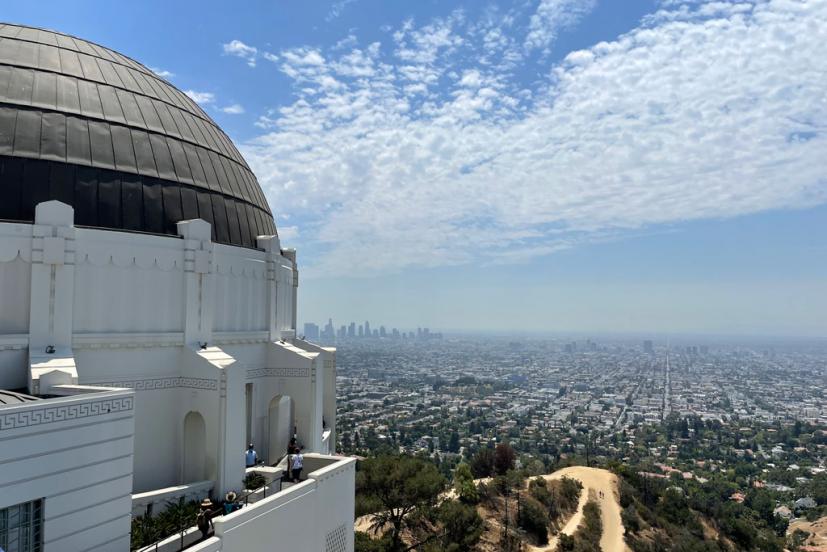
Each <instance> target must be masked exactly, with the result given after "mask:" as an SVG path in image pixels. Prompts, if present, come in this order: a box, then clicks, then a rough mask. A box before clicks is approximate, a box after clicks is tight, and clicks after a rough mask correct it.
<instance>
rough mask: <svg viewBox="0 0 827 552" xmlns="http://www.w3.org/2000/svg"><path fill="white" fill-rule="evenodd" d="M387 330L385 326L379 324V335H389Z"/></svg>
mask: <svg viewBox="0 0 827 552" xmlns="http://www.w3.org/2000/svg"><path fill="white" fill-rule="evenodd" d="M387 335H388V334H387V332H386V331H385V326H379V337H387Z"/></svg>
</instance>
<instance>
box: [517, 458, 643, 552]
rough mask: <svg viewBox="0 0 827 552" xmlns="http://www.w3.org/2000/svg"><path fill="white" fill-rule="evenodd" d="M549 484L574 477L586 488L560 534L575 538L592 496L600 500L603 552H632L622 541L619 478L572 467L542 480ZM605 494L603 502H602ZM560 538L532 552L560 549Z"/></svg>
mask: <svg viewBox="0 0 827 552" xmlns="http://www.w3.org/2000/svg"><path fill="white" fill-rule="evenodd" d="M543 477H544V478H545V479H546V480H552V479H562V478H563V477H571V478H572V479H577V480H578V481H580V483H582V484H583V490H582V491H581V493H580V501H579V502H578V504H577V511H575V513H574V515H572V516H571V518H570V519H569V520H568V522H566V525H565V526H563V528H562V529H561V530H560V532H561V533H565V534H567V535H572V534H574V533H575V531H577V526H578V525H580V522H581V521H582V520H583V507H584V506H585V505H586V502H588V499H589V494H590V493H591V494H592V495H593V496H595V497H597V502H598V503H599V504H600V518H601V520H602V521H603V535H602V536H601V537H600V548H602V549H603V552H631V550H630V548H629V547H628V546H626V542H625V541H624V540H623V532H624V529H623V523H622V522H621V520H620V503H619V502H618V491H617V476H616V475H615V474H613V473H612V472H610V471H606V470H600V469H597V468H585V467H583V466H572V467H570V468H563V469H562V470H557V471H556V472H554V473H552V474H551V475H544V476H543ZM601 493H602V498H601ZM557 541H558V537H557V536H554V537H551V538H549V543H548V544H547V545H545V546H530V547H529V550H531V551H532V552H552V551H553V550H555V549H556V548H557Z"/></svg>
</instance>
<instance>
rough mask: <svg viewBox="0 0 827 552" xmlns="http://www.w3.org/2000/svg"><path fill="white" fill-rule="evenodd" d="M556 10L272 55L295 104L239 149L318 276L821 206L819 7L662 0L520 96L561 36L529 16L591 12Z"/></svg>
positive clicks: (273, 115) (816, 0)
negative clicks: (291, 86) (531, 62)
mask: <svg viewBox="0 0 827 552" xmlns="http://www.w3.org/2000/svg"><path fill="white" fill-rule="evenodd" d="M552 4H554V3H553V2H545V1H544V2H541V4H540V6H539V7H542V6H546V7H548V6H549V5H552ZM557 4H560V5H564V4H570V5H571V6H573V7H572V10H574V11H572V12H571V13H570V14H569V16H566V15H565V14H561V13H559V12H556V11H553V10H552V11H548V10H546V11H540V10H538V11H537V13H535V16H536V17H534V18H530V19H529V21H528V22H527V23H524V24H523V25H522V28H520V25H519V24H518V23H516V21H517V20H518V18H515V17H514V16H513V14H510V13H505V14H499V15H497V14H494V15H492V16H491V17H488V18H484V19H483V20H480V21H468V20H467V19H466V18H465V16H464V15H463V14H462V13H455V14H452V15H450V16H448V17H445V18H440V19H435V20H433V21H429V22H426V23H425V24H423V25H421V26H417V25H416V24H414V23H413V22H411V21H409V22H407V23H405V25H404V26H403V27H402V28H400V29H396V30H395V31H394V32H392V33H391V34H390V36H391V38H390V39H389V43H388V44H379V43H373V44H367V45H358V44H357V45H355V46H353V47H349V48H347V49H345V50H342V49H341V48H340V49H339V50H336V49H334V48H331V49H330V51H316V50H312V49H310V48H306V47H305V48H297V49H295V50H294V51H285V52H281V53H280V55H279V57H280V59H281V63H282V65H281V70H282V71H283V72H284V73H285V74H286V75H288V76H289V78H291V79H293V80H294V82H295V93H296V99H295V101H294V103H292V104H291V105H286V106H283V107H281V108H278V109H274V110H272V111H271V112H269V113H267V114H266V115H264V116H262V117H261V118H260V119H259V121H258V125H259V126H260V127H262V128H263V129H265V130H264V131H262V132H263V133H262V135H261V136H259V137H258V138H256V139H255V140H252V141H250V142H249V143H247V144H246V145H245V146H244V149H245V154H246V156H247V158H248V159H249V160H250V162H251V164H252V165H253V168H254V169H255V170H256V173H257V174H258V176H259V178H260V180H261V181H262V183H263V185H264V187H265V189H266V191H267V193H268V196H269V199H270V200H271V201H272V203H273V205H274V206H275V207H276V209H277V210H278V211H279V212H283V213H286V214H289V215H292V220H293V221H294V223H295V224H299V225H300V226H301V228H302V232H301V234H300V235H298V236H295V237H296V241H297V242H298V245H300V246H302V247H305V246H307V247H311V248H312V250H313V251H314V253H316V255H315V262H314V266H313V267H312V272H315V273H317V274H318V273H326V274H333V273H336V272H337V271H343V270H346V271H348V272H352V271H353V270H354V268H355V269H357V270H361V271H363V272H364V273H382V272H392V271H398V270H402V269H404V268H406V267H410V266H423V265H424V266H438V265H451V264H461V263H471V262H474V263H481V262H482V263H497V262H519V261H524V260H527V259H531V258H534V257H537V256H540V255H547V254H549V253H551V252H554V251H557V250H559V249H561V248H566V247H572V246H575V245H577V244H579V243H584V242H589V241H592V240H605V239H613V238H617V237H622V236H623V235H625V234H626V233H628V232H639V231H641V230H644V231H645V230H646V229H647V228H649V227H652V226H654V225H659V224H664V223H674V222H678V221H686V220H692V219H700V218H710V217H734V216H738V215H744V214H749V213H755V212H760V211H763V210H768V209H777V208H802V207H807V206H811V205H815V204H818V203H821V202H824V201H825V200H827V179H825V165H824V163H823V159H824V151H827V143H825V141H827V139H826V138H825V127H826V126H827V97H825V91H824V86H823V84H824V82H825V78H826V77H827V55H825V50H824V44H827V2H825V1H824V0H813V1H801V0H754V1H740V2H737V3H735V2H696V1H692V2H680V1H675V0H669V1H668V2H664V3H662V4H661V5H660V7H659V10H658V11H657V12H655V13H653V14H652V15H651V16H649V17H647V18H646V19H644V20H643V22H642V23H641V25H640V26H639V27H638V28H635V29H633V30H631V31H629V32H628V33H626V34H624V35H622V36H620V37H618V38H617V39H615V40H614V41H611V42H601V43H599V44H596V45H594V46H592V47H591V48H589V49H587V50H583V51H577V52H571V53H570V54H568V56H567V57H566V58H565V60H564V61H562V62H561V63H559V64H557V65H554V66H547V67H545V68H538V69H542V74H544V75H545V76H544V77H542V79H540V81H539V82H537V81H532V82H531V83H528V84H527V83H525V82H523V81H521V80H520V78H519V77H518V73H517V71H516V70H515V69H514V68H515V67H519V66H520V65H521V64H525V63H528V62H527V61H525V59H526V57H525V52H526V48H527V47H530V48H547V47H548V46H549V45H550V44H551V43H552V42H553V40H554V37H555V36H556V33H557V32H558V30H559V29H554V28H545V30H544V32H543V33H541V34H538V31H537V29H538V28H540V27H538V25H539V23H536V24H535V21H539V19H537V18H541V19H543V18H544V19H543V20H544V21H547V22H549V21H551V22H552V23H549V24H550V25H557V26H558V27H559V28H563V27H565V26H568V25H571V24H572V22H573V21H574V20H575V19H576V18H578V17H581V16H582V10H583V9H585V8H584V6H587V5H588V4H589V2H579V3H578V2H573V1H572V2H558V3H557ZM535 7H536V6H535ZM538 14H539V15H538ZM554 22H556V23H554ZM469 60H471V61H469ZM538 63H542V62H538ZM446 82H448V83H450V84H449V85H447V86H446V84H445V83H446Z"/></svg>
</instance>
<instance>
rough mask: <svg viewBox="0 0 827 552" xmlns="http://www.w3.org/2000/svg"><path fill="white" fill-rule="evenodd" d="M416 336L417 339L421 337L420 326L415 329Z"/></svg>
mask: <svg viewBox="0 0 827 552" xmlns="http://www.w3.org/2000/svg"><path fill="white" fill-rule="evenodd" d="M416 338H417V339H422V328H417V329H416Z"/></svg>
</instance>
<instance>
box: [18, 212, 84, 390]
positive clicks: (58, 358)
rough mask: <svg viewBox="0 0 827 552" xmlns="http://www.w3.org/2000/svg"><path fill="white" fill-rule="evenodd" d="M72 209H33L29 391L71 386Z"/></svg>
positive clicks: (73, 373) (74, 372)
mask: <svg viewBox="0 0 827 552" xmlns="http://www.w3.org/2000/svg"><path fill="white" fill-rule="evenodd" d="M74 219H75V210H74V209H72V207H70V206H69V205H66V204H65V203H61V202H59V201H46V202H43V203H40V204H38V205H37V206H36V207H35V216H34V226H33V227H32V273H31V296H30V303H29V391H30V392H32V393H46V392H47V391H48V389H46V388H44V387H43V386H41V381H40V378H41V376H43V377H44V385H45V387H48V386H49V385H59V384H63V383H77V381H78V375H77V369H76V368H75V362H74V358H73V356H72V308H73V306H74V296H75V228H74Z"/></svg>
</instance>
